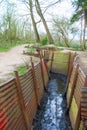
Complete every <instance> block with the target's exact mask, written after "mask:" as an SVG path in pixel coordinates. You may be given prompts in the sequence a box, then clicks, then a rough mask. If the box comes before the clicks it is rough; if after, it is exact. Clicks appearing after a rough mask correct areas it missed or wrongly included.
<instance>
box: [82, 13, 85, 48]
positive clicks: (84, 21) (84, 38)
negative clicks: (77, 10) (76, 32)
mask: <svg viewBox="0 0 87 130" xmlns="http://www.w3.org/2000/svg"><path fill="white" fill-rule="evenodd" d="M85 13H86V11H84V15H85V16H84V29H83V47H82V49H83V50H85V49H86V40H85V33H86V14H85Z"/></svg>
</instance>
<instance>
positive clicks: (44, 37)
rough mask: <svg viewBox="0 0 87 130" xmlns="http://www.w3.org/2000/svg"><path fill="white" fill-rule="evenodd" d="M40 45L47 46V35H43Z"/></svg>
mask: <svg viewBox="0 0 87 130" xmlns="http://www.w3.org/2000/svg"><path fill="white" fill-rule="evenodd" d="M41 43H42V45H46V44H48V38H47V35H44V36H43V37H42V38H41Z"/></svg>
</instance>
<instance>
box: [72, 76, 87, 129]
mask: <svg viewBox="0 0 87 130" xmlns="http://www.w3.org/2000/svg"><path fill="white" fill-rule="evenodd" d="M84 87H87V75H86V78H85V82H84ZM80 119H81V101H80V105H79V108H78V114H77V118H76V123H75V129H74V130H79V126H80Z"/></svg>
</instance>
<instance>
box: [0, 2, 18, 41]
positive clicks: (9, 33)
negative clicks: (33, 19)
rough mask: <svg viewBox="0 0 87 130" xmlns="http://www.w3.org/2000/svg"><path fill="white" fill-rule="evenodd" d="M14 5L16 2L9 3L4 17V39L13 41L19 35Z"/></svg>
mask: <svg viewBox="0 0 87 130" xmlns="http://www.w3.org/2000/svg"><path fill="white" fill-rule="evenodd" d="M14 7H15V5H14V4H9V5H8V6H7V9H6V12H5V14H4V15H3V19H2V20H3V21H2V28H3V29H2V30H3V36H4V39H5V40H8V41H10V42H11V43H12V40H15V39H16V37H17V22H16V18H15V13H14V12H15V11H14Z"/></svg>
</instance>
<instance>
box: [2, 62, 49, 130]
mask: <svg viewBox="0 0 87 130" xmlns="http://www.w3.org/2000/svg"><path fill="white" fill-rule="evenodd" d="M31 65H32V66H31V68H30V69H29V70H28V71H27V72H26V73H25V74H23V75H21V76H19V74H18V72H17V71H15V78H13V79H11V80H10V81H8V82H6V83H3V84H0V130H31V128H32V122H33V119H34V116H35V113H36V110H37V107H38V105H40V101H41V98H42V96H43V93H44V85H45V86H46V85H47V82H48V80H49V78H48V74H47V69H46V66H45V63H44V61H43V64H42V62H41V61H40V62H39V63H37V64H36V65H35V64H34V63H33V62H31ZM44 70H45V71H44ZM42 71H43V72H44V74H43V76H42ZM43 78H44V81H45V84H43Z"/></svg>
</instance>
